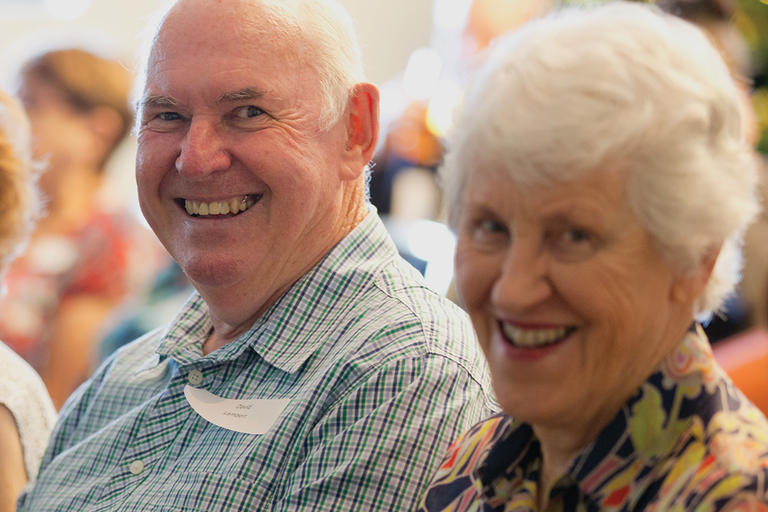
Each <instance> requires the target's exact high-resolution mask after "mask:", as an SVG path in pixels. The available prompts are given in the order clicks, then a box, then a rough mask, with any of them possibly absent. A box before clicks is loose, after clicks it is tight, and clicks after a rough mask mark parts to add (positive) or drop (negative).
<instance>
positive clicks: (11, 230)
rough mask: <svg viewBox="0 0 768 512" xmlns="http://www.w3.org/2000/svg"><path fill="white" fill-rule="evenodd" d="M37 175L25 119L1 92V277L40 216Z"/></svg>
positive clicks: (18, 107) (16, 105)
mask: <svg viewBox="0 0 768 512" xmlns="http://www.w3.org/2000/svg"><path fill="white" fill-rule="evenodd" d="M37 175H38V172H37V169H36V166H35V165H34V164H33V162H32V157H31V152H30V149H29V124H28V122H27V118H26V115H25V114H24V111H23V110H22V108H21V106H20V105H19V103H18V102H17V101H16V100H15V99H13V98H12V97H11V96H9V95H8V94H6V93H4V92H3V91H0V274H1V273H2V272H4V271H5V269H6V268H7V266H8V263H9V262H10V261H11V260H12V259H13V258H14V257H15V256H16V255H17V254H18V253H19V252H21V250H22V248H23V246H24V244H25V243H26V241H27V237H28V236H29V233H30V232H31V231H32V228H33V226H34V223H35V221H36V220H37V218H38V216H39V212H40V209H41V205H40V201H39V197H38V192H37V185H36V180H37Z"/></svg>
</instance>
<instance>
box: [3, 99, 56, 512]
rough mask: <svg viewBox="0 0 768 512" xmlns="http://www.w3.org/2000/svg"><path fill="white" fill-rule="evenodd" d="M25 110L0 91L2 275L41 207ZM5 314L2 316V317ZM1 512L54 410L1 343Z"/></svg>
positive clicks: (31, 472) (29, 470)
mask: <svg viewBox="0 0 768 512" xmlns="http://www.w3.org/2000/svg"><path fill="white" fill-rule="evenodd" d="M26 128H27V127H26V120H25V119H24V115H23V113H22V111H21V108H20V107H19V106H18V105H17V104H16V103H15V102H14V101H13V100H11V98H10V97H8V96H7V95H5V94H4V93H2V92H0V205H2V209H0V273H2V271H3V270H5V267H6V266H7V264H8V260H10V258H11V257H12V256H14V255H15V253H16V250H17V249H18V247H19V245H20V244H21V243H22V241H23V240H24V239H26V236H27V234H28V232H29V229H30V228H31V227H32V219H33V217H34V216H35V215H36V213H37V211H38V208H39V205H38V203H37V194H36V189H35V185H34V175H33V172H32V169H31V165H30V158H29V151H28V150H27V142H28V132H27V130H26ZM0 314H2V312H0ZM0 370H2V374H0V512H6V511H11V510H16V506H15V503H16V496H17V495H18V494H19V492H20V491H21V488H22V487H23V486H24V484H25V483H26V482H27V480H29V479H30V478H34V476H35V474H36V473H37V467H38V465H39V464H40V459H41V457H42V456H43V450H44V449H45V445H46V443H47V441H48V434H49V433H50V430H51V428H52V427H53V423H54V421H55V411H54V409H53V404H51V400H50V398H48V394H47V393H46V390H45V387H44V386H43V383H42V381H41V380H40V377H38V376H37V374H36V373H35V372H34V371H33V370H32V368H30V367H29V365H28V364H27V363H26V362H24V360H23V359H22V358H21V357H19V356H18V355H16V354H15V353H14V352H13V351H12V350H10V349H9V348H8V347H6V346H5V345H3V344H2V343H0Z"/></svg>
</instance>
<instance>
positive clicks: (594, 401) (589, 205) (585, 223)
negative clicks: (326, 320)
mask: <svg viewBox="0 0 768 512" xmlns="http://www.w3.org/2000/svg"><path fill="white" fill-rule="evenodd" d="M456 126H457V130H456V133H455V134H454V138H453V140H452V141H451V145H450V152H449V155H448V156H447V159H446V163H445V166H444V169H443V172H444V177H445V179H446V186H447V193H448V194H449V198H452V200H451V201H450V203H449V204H451V205H452V206H453V211H452V223H453V225H454V227H455V229H456V231H457V235H458V245H457V253H456V272H457V285H458V288H459V291H460V294H461V296H462V299H463V301H464V303H465V305H466V308H467V310H468V312H469V314H470V316H471V317H472V320H473V323H474V325H475V329H476V331H477V334H478V338H479V341H480V344H481V345H482V347H483V350H484V352H485V355H486V358H487V359H488V363H489V367H490V370H491V374H492V377H493V382H494V387H495V390H496V393H497V396H498V399H499V402H500V404H501V406H502V409H503V411H504V412H503V414H500V415H498V416H496V417H493V418H491V419H489V420H487V421H485V422H483V423H481V424H479V425H477V426H476V427H474V428H473V429H472V430H470V431H469V432H467V433H466V434H464V435H463V436H462V437H461V438H460V439H459V440H458V441H456V442H455V443H454V445H453V446H452V448H451V450H450V452H449V454H448V455H447V457H446V459H445V461H444V463H443V465H442V466H441V469H440V470H439V472H438V474H437V475H436V476H435V479H434V480H433V482H432V484H431V485H430V487H429V489H428V491H427V492H426V494H425V496H424V499H423V503H422V510H430V511H431V510H472V511H481V510H483V511H491V510H493V511H496V510H499V511H500V510H516V511H518V510H521V511H522V510H681V511H682V510H723V509H728V510H731V509H734V510H735V509H739V510H742V508H739V507H741V506H744V507H745V508H743V510H763V509H764V508H763V507H765V506H766V505H767V504H768V499H767V498H766V493H767V492H768V488H767V487H766V486H768V471H766V466H767V465H768V455H767V454H768V423H767V422H766V420H765V418H764V417H763V416H762V415H761V414H760V413H759V412H758V411H757V410H756V409H755V407H754V406H753V405H752V404H751V403H749V401H748V400H747V399H746V398H744V396H743V395H742V394H741V393H740V392H739V391H738V390H737V389H736V388H734V386H733V384H732V383H731V381H730V380H729V379H728V377H727V376H726V375H725V374H724V372H723V371H722V370H721V369H720V368H719V367H718V366H717V364H716V363H715V361H714V360H713V358H712V353H711V351H710V348H709V346H708V342H707V340H706V338H705V336H704V335H703V332H702V329H701V326H700V325H699V324H698V323H697V321H696V320H695V319H702V318H705V317H706V316H707V315H709V314H711V312H714V311H717V310H718V308H719V307H720V305H721V304H722V303H723V300H724V298H725V297H726V296H727V295H728V294H729V293H730V292H731V291H732V290H733V288H734V285H735V283H736V282H737V280H738V268H739V245H740V240H741V236H742V233H743V232H744V229H745V227H746V225H747V224H748V222H749V221H750V219H752V217H753V216H754V215H755V213H756V211H757V210H758V205H757V201H756V199H755V191H754V187H755V175H754V168H753V162H752V160H751V156H750V149H749V147H748V145H747V144H746V143H745V142H744V139H743V135H742V132H741V130H742V123H741V121H740V111H739V99H738V93H737V90H736V87H735V86H734V84H733V82H732V80H731V77H730V76H729V73H728V70H727V68H726V66H725V65H724V64H723V62H722V61H721V59H720V58H719V56H718V53H717V51H716V50H715V49H714V48H713V47H712V46H711V44H710V43H709V42H708V41H707V39H706V37H705V36H704V35H703V34H702V33H701V32H700V31H699V30H698V29H696V28H694V27H693V26H692V25H690V24H688V23H687V22H684V21H681V20H678V19H676V18H673V17H671V16H669V15H665V14H662V13H661V12H660V11H657V10H656V9H655V8H649V7H648V6H646V5H640V4H626V3H616V4H612V5H608V6H605V7H599V8H595V9H587V10H570V11H563V12H559V13H555V14H553V15H551V16H549V17H547V18H544V19H542V20H538V21H535V22H533V23H531V24H529V25H527V26H526V27H524V28H523V29H521V30H520V31H518V32H516V33H514V34H512V35H509V36H506V37H505V38H504V39H503V40H502V41H500V42H499V43H498V44H497V46H496V48H495V51H494V53H493V54H492V55H491V57H490V59H489V61H488V62H487V63H486V65H485V67H484V69H483V71H482V72H481V73H480V75H479V77H478V80H477V82H476V84H475V85H474V86H473V88H471V89H470V90H469V91H468V94H467V97H466V99H465V106H464V109H463V114H462V115H461V116H460V118H459V119H458V122H457V124H456ZM699 507H701V508H699ZM729 507H733V508H729Z"/></svg>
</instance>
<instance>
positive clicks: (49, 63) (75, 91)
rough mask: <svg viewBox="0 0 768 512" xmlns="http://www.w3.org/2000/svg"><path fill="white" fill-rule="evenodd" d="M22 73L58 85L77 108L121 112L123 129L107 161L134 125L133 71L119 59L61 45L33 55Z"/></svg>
mask: <svg viewBox="0 0 768 512" xmlns="http://www.w3.org/2000/svg"><path fill="white" fill-rule="evenodd" d="M21 73H22V76H27V77H34V78H37V79H40V80H42V81H44V82H46V83H48V84H50V85H52V86H54V87H56V88H57V89H58V90H60V91H61V92H62V93H64V95H65V97H66V98H67V99H68V101H69V102H70V103H71V104H72V106H74V107H76V108H78V109H81V110H83V111H88V110H91V109H93V108H97V107H108V108H110V109H112V110H113V111H115V112H116V113H117V114H118V115H119V116H120V119H121V121H122V122H121V125H120V130H119V133H118V134H117V137H115V143H114V145H113V146H112V148H110V151H109V152H108V154H107V155H106V156H105V162H106V159H108V158H109V156H110V155H111V154H112V152H113V151H114V150H115V148H116V147H117V146H118V144H119V143H120V141H122V140H123V138H124V137H125V136H126V135H127V134H128V132H129V131H130V129H131V127H132V126H133V118H134V112H133V108H132V106H131V102H130V95H131V88H132V86H133V74H132V73H131V72H130V71H129V70H128V69H126V68H125V67H124V66H123V65H122V64H120V63H119V62H118V61H116V60H111V59H107V58H103V57H100V56H98V55H95V54H93V53H90V52H88V51H86V50H83V49H80V48H62V49H57V50H50V51H47V52H45V53H42V54H40V55H38V56H36V57H33V58H32V59H30V60H29V61H27V63H26V64H24V66H23V67H22V69H21ZM105 162H101V163H102V165H103V164H104V163H105Z"/></svg>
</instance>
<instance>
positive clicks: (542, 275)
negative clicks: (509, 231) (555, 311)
mask: <svg viewBox="0 0 768 512" xmlns="http://www.w3.org/2000/svg"><path fill="white" fill-rule="evenodd" d="M501 265H502V267H501V269H500V271H499V273H498V277H497V279H496V282H495V283H494V285H493V288H492V291H491V301H492V303H493V305H494V307H496V308H498V309H500V310H502V311H505V312H507V313H523V312H526V311H528V310H530V309H531V308H533V307H535V306H537V305H539V304H541V303H542V302H544V301H546V300H547V299H548V298H549V297H550V296H551V295H552V285H551V282H550V280H549V275H548V263H547V258H546V255H545V254H542V253H541V251H540V250H538V248H537V247H536V246H535V245H533V244H530V245H527V246H523V245H522V244H519V245H518V244H512V245H511V246H510V249H509V253H508V254H507V256H506V258H504V260H503V261H502V263H501Z"/></svg>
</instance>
